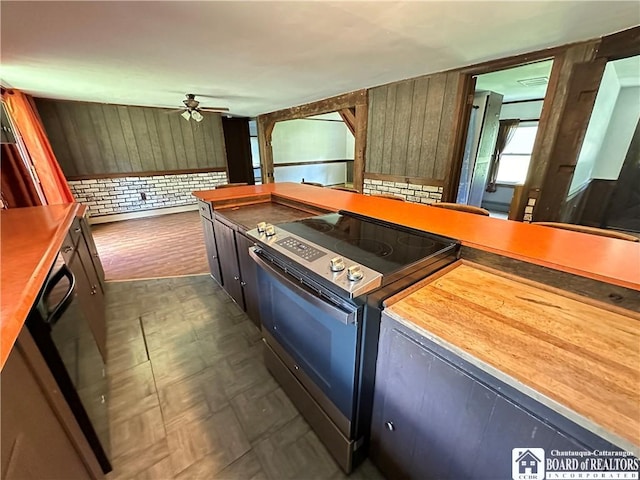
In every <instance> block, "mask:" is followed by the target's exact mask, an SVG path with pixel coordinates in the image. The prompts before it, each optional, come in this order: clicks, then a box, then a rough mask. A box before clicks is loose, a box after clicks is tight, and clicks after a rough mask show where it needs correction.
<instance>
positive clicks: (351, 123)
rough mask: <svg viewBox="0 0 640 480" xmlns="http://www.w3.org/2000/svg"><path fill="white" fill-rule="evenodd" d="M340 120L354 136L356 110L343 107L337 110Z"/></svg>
mask: <svg viewBox="0 0 640 480" xmlns="http://www.w3.org/2000/svg"><path fill="white" fill-rule="evenodd" d="M338 113H339V114H340V117H341V118H342V121H343V122H344V124H345V125H346V126H347V128H348V129H349V131H350V132H351V135H353V136H354V137H355V136H356V126H355V125H356V112H355V108H343V109H342V110H340V111H339V112H338Z"/></svg>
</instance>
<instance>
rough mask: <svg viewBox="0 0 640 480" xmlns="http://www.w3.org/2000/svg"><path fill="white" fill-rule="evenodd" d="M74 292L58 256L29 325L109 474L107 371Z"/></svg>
mask: <svg viewBox="0 0 640 480" xmlns="http://www.w3.org/2000/svg"><path fill="white" fill-rule="evenodd" d="M75 288H76V279H75V277H74V275H73V272H72V271H71V270H70V269H69V267H67V265H65V264H64V262H63V261H62V259H61V257H58V259H57V261H56V262H55V263H54V266H53V267H52V269H51V272H50V273H49V275H48V276H47V279H46V281H45V283H44V285H43V287H42V289H41V290H40V293H39V294H38V297H37V299H36V302H35V303H34V305H33V307H32V308H31V311H30V312H29V315H28V317H27V321H26V325H27V328H28V329H29V332H30V333H31V336H32V337H33V339H34V341H35V342H36V344H37V346H38V349H39V350H40V353H41V354H42V356H43V357H44V359H45V361H46V362H47V365H48V367H49V369H50V370H51V373H52V374H53V376H54V378H55V380H56V383H57V384H58V387H59V388H60V391H61V392H62V394H63V395H64V398H65V400H66V401H67V403H68V404H69V407H70V409H71V411H72V412H73V414H74V416H75V419H76V421H77V422H78V425H79V426H80V429H81V430H82V432H83V434H84V435H85V437H86V439H87V441H88V443H89V445H90V446H91V448H92V450H93V452H94V454H95V456H96V459H97V460H98V462H99V464H100V466H101V468H102V470H103V471H104V473H108V472H109V471H111V464H110V461H109V447H110V442H109V414H108V402H107V378H106V373H105V366H104V362H103V359H102V356H101V354H100V351H99V350H98V345H97V343H96V341H95V338H94V336H93V333H92V332H91V329H90V328H89V323H88V321H87V318H86V317H85V315H84V312H83V311H82V309H81V307H80V304H79V301H78V300H77V298H76V291H75Z"/></svg>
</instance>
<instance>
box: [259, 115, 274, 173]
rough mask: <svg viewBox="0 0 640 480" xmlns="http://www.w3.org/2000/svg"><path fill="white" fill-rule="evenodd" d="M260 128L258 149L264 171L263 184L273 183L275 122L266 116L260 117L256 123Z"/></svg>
mask: <svg viewBox="0 0 640 480" xmlns="http://www.w3.org/2000/svg"><path fill="white" fill-rule="evenodd" d="M256 125H257V127H258V148H259V150H260V167H261V170H262V183H273V149H272V148H271V135H272V134H273V127H274V122H272V121H270V119H269V118H267V117H265V116H264V115H259V116H258V118H257V121H256Z"/></svg>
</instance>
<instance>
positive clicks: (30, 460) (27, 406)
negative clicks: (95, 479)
mask: <svg viewBox="0 0 640 480" xmlns="http://www.w3.org/2000/svg"><path fill="white" fill-rule="evenodd" d="M0 391H1V392H2V400H1V403H2V409H1V410H0V412H1V414H0V415H1V417H2V418H1V422H2V439H1V442H0V445H1V455H0V458H1V459H2V460H1V468H2V470H1V471H2V478H3V479H6V480H14V479H16V480H18V479H19V480H30V479H33V480H35V479H42V478H47V479H69V478H73V479H83V478H87V479H88V478H91V475H90V474H89V472H88V471H87V469H86V467H85V466H84V463H83V461H82V459H81V458H80V456H79V454H78V452H77V450H76V449H75V447H74V446H73V444H72V443H71V440H70V439H69V437H68V435H67V432H66V430H65V427H63V425H62V424H61V423H60V420H59V419H58V416H57V415H56V413H55V412H54V410H53V408H52V407H51V406H50V405H49V403H48V401H47V400H46V398H45V396H44V394H43V391H42V388H41V386H40V385H39V384H38V381H37V380H36V378H35V377H34V375H33V373H32V371H31V369H30V368H29V367H28V366H27V363H26V362H25V360H24V358H23V357H22V353H21V352H20V351H19V350H18V349H17V348H16V347H14V349H13V351H12V352H11V354H10V355H9V358H8V359H7V362H6V364H5V365H4V368H3V369H2V388H0Z"/></svg>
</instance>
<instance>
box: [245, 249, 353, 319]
mask: <svg viewBox="0 0 640 480" xmlns="http://www.w3.org/2000/svg"><path fill="white" fill-rule="evenodd" d="M255 250H256V247H251V248H249V255H250V256H251V258H252V259H253V261H254V262H256V263H257V264H258V266H259V267H260V268H262V269H263V270H264V271H265V272H267V273H268V274H269V275H271V276H272V277H274V278H275V279H276V280H277V281H278V282H279V283H280V284H281V285H284V286H285V287H287V288H288V289H289V290H291V291H292V292H293V293H295V294H296V295H298V296H299V297H301V298H303V299H304V300H305V301H306V302H309V303H310V304H312V305H313V306H314V307H316V308H318V309H320V310H322V311H323V312H325V313H326V314H328V315H330V316H331V317H332V318H335V319H336V320H338V321H339V322H342V323H344V324H346V325H349V324H352V323H356V320H357V315H356V314H357V311H352V312H345V311H344V310H341V309H339V308H338V307H334V306H333V305H331V304H330V303H328V302H326V301H324V300H322V299H321V298H319V297H317V296H316V295H314V294H312V293H310V292H308V291H307V290H306V289H305V288H304V287H303V286H302V285H298V284H296V283H295V282H293V281H292V280H290V279H289V278H288V277H287V276H286V275H284V274H283V273H281V272H280V270H279V269H277V268H274V267H272V266H271V265H269V264H268V263H267V262H265V261H264V260H263V259H262V258H260V257H259V256H258V254H257V253H256V251H255Z"/></svg>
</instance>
